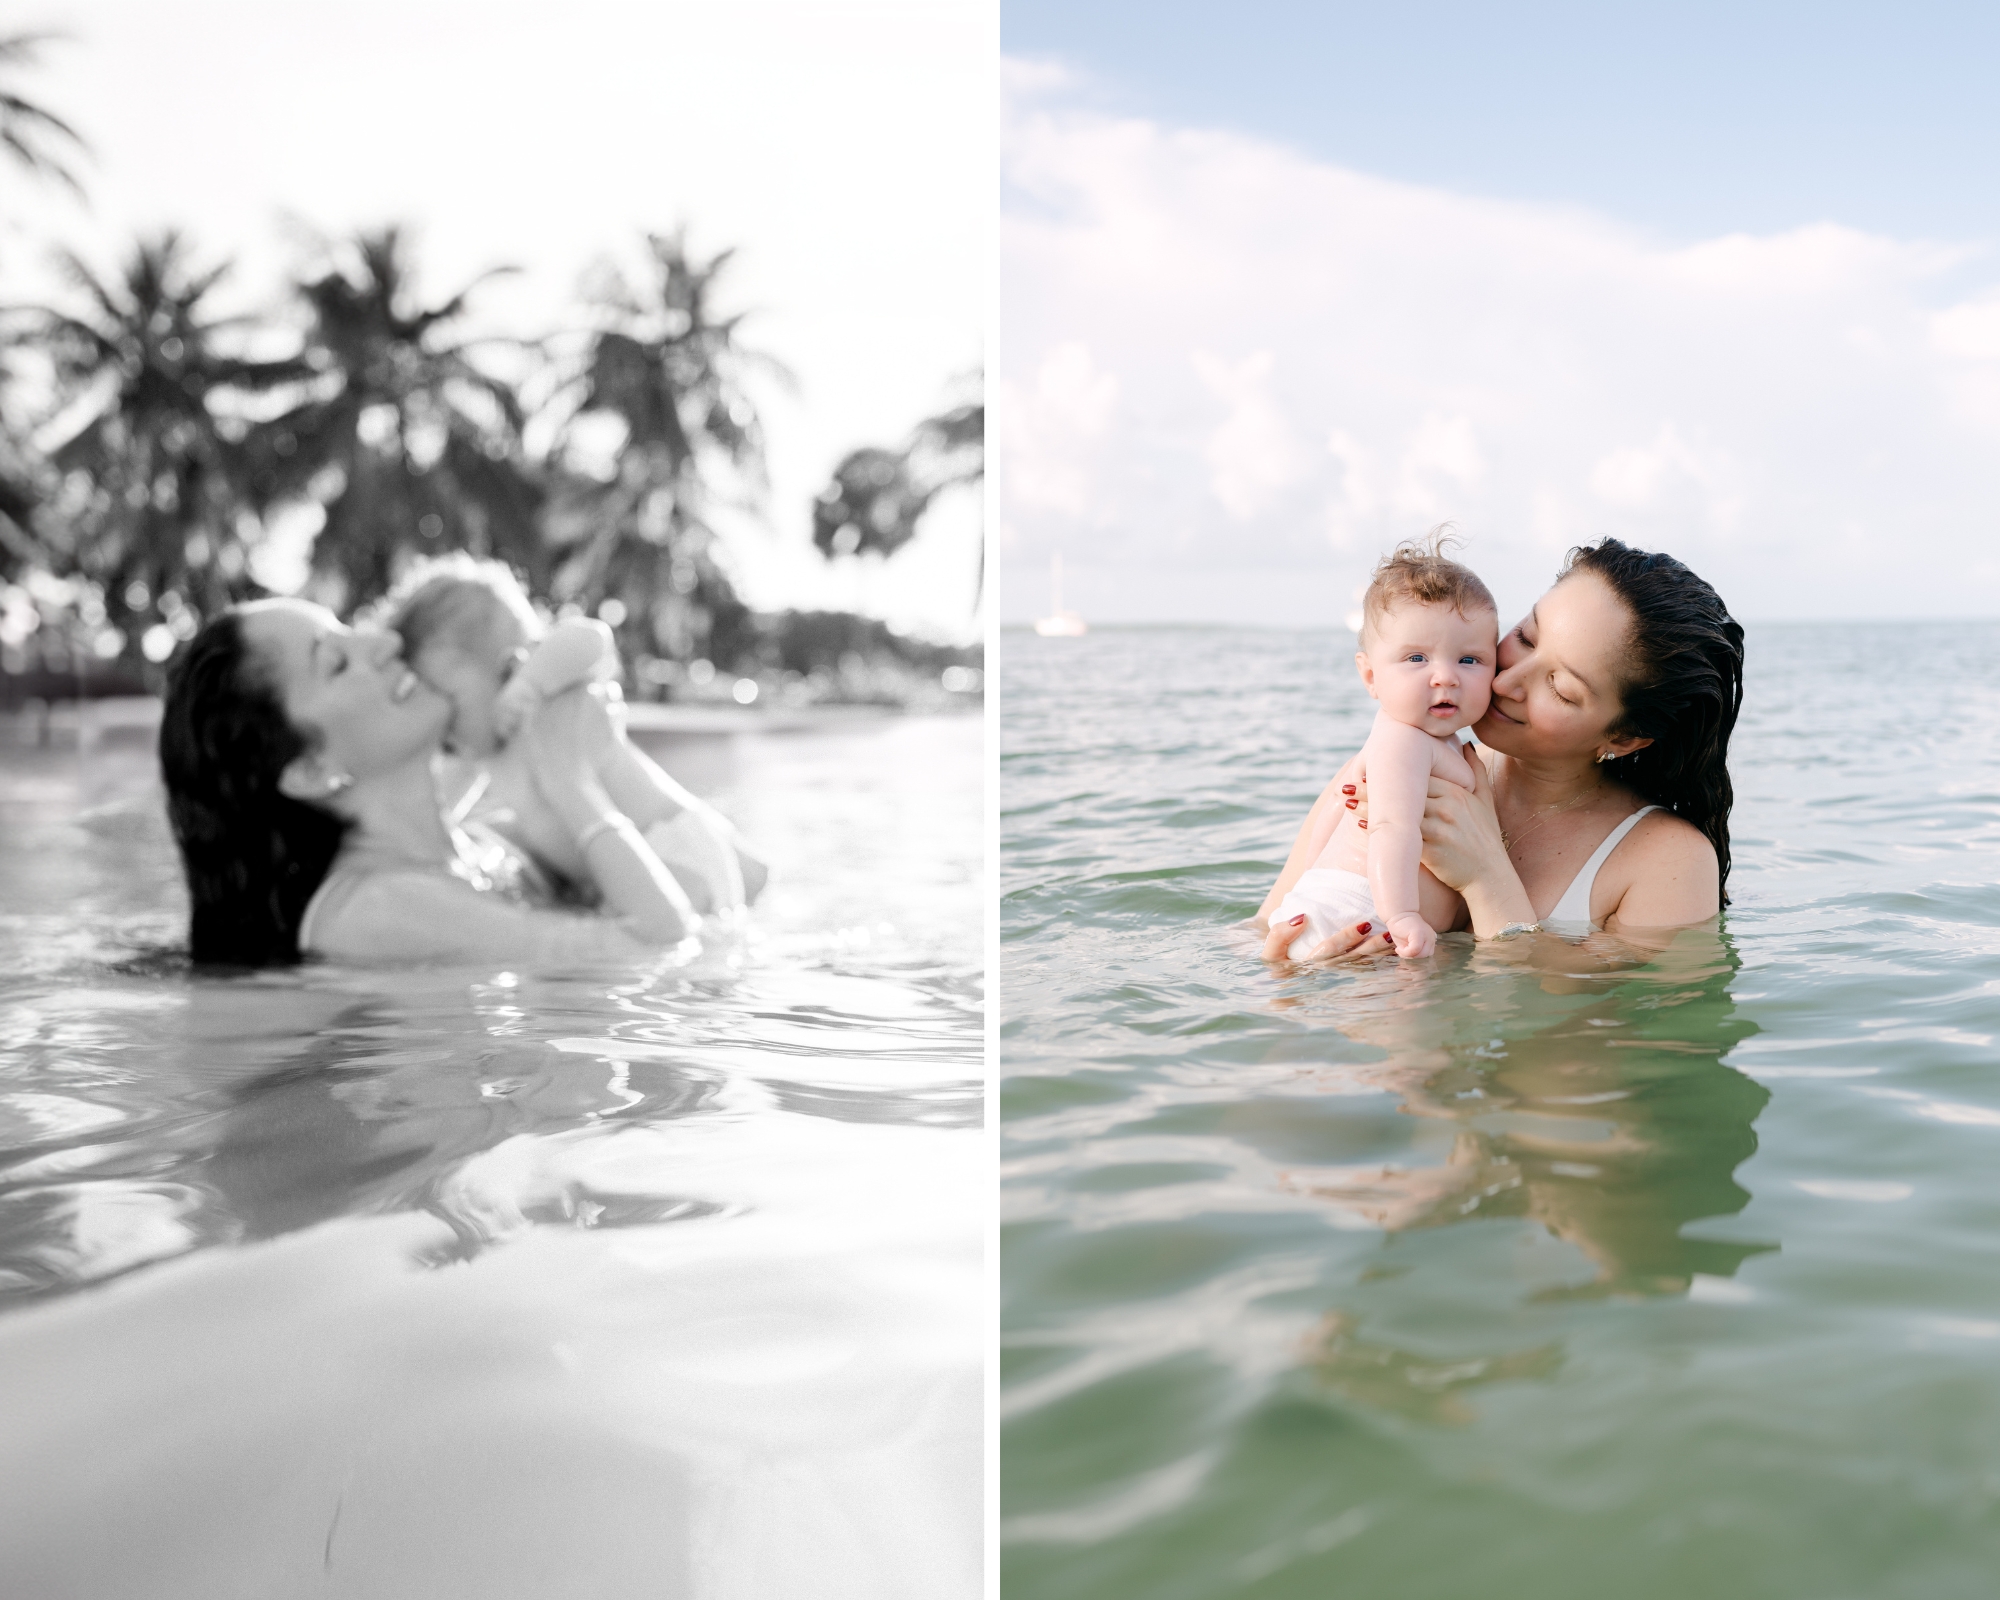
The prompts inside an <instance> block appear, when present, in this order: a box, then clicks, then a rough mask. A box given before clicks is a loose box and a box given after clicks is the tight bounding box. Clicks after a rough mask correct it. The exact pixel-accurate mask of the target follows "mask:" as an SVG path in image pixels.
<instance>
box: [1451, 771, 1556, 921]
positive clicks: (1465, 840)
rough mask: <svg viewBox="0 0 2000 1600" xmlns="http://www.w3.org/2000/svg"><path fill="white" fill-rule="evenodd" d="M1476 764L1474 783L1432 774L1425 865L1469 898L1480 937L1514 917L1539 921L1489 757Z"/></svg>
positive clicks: (1467, 906) (1467, 904) (1469, 910)
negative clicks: (1505, 829) (1511, 844)
mask: <svg viewBox="0 0 2000 1600" xmlns="http://www.w3.org/2000/svg"><path fill="white" fill-rule="evenodd" d="M1471 765H1472V788H1471V789H1469V790H1468V789H1466V788H1464V787H1462V786H1461V785H1459V784H1456V783H1453V782H1451V780H1450V779H1448V778H1432V779H1431V781H1430V792H1429V794H1428V795H1427V796H1426V797H1425V800H1424V824H1423V835H1424V856H1423V860H1424V865H1425V866H1427V867H1429V868H1430V869H1431V876H1433V877H1434V878H1436V879H1437V880H1438V882H1440V883H1442V884H1444V885H1445V886H1446V887H1447V888H1451V889H1456V890H1457V891H1458V892H1459V894H1460V895H1461V896H1463V897H1464V900H1465V908H1466V911H1467V913H1468V914H1469V915H1470V916H1471V919H1472V932H1473V935H1474V937H1476V938H1480V939H1490V938H1492V937H1493V935H1494V934H1496V933H1498V932H1499V931H1500V930H1501V929H1502V928H1504V927H1506V926H1507V925H1508V924H1509V923H1512V922H1533V921H1534V920H1535V908H1534V906H1533V904H1531V903H1530V901H1529V899H1528V891H1527V890H1526V889H1524V888H1522V887H1521V875H1520V874H1519V873H1518V872H1516V871H1515V870H1514V863H1513V862H1512V861H1510V860H1509V859H1508V858H1507V841H1506V839H1505V837H1504V836H1503V835H1502V834H1501V832H1500V817H1499V814H1498V813H1497V812H1496V811H1495V810H1494V808H1493V779H1492V777H1491V775H1490V774H1489V773H1488V772H1487V770H1486V762H1485V761H1484V759H1480V760H1475V761H1473V762H1472V763H1471Z"/></svg>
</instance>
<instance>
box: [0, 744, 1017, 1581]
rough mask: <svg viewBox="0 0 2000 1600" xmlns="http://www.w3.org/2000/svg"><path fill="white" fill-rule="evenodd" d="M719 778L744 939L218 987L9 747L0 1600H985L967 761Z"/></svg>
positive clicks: (974, 783)
mask: <svg viewBox="0 0 2000 1600" xmlns="http://www.w3.org/2000/svg"><path fill="white" fill-rule="evenodd" d="M696 755H697V756H702V755H705V756H706V757H707V758H708V765H707V768H706V769H705V770H704V769H703V768H702V767H701V766H700V764H699V762H697V764H696V770H695V771H693V772H692V773H690V774H689V775H690V777H691V779H692V781H694V782H695V783H696V786H697V787H700V788H705V789H707V790H709V791H710V792H713V793H715V794H716V795H717V796H718V798H719V801H720V803H722V804H723V805H724V806H725V808H726V809H730V810H732V811H733V812H735V813H736V815H737V816H738V818H739V820H740V821H741V822H742V823H743V824H744V825H745V827H746V828H747V829H748V830H749V831H750V832H751V833H752V834H753V836H755V837H757V838H758V839H759V840H760V842H766V843H767V844H768V847H769V849H770V851H771V853H772V855H773V857H774V860H775V864H776V865H777V866H778V867H779V868H780V875H779V876H778V877H777V878H776V879H775V880H774V883H773V885H772V887H771V889H770V891H769V895H768V899H767V903H766V905H765V906H764V907H763V908H762V909H761V912H760V916H759V918H758V924H759V933H758V935H757V937H756V939H755V940H754V942H752V943H751V944H750V945H749V946H748V947H747V948H736V949H717V950H714V951H712V952H710V953H708V954H706V955H705V956H704V957H703V958H702V959H701V960H699V961H697V962H696V963H694V964H693V965H691V966H686V967H678V968H676V967H661V968H658V969H653V970H623V971H615V972H614V971H605V972H601V973H597V974H573V975H568V976H550V975H538V974H535V973H530V972H506V971H491V972H488V971H432V972H421V971H419V972H361V971H354V970H341V969H336V968H330V967H308V968H305V969H301V970H298V971H293V972H286V973H275V974H265V975H259V976H253V977H247V978H246V977H237V978H216V977H208V976H196V975H192V974H190V973H189V972H188V971H187V970H186V969H185V966H184V963H182V962H180V961H179V960H178V959H177V958H176V957H174V956H173V955H172V954H171V952H170V950H167V949H165V948H164V947H166V946H168V945H169V944H170V943H171V942H172V941H174V940H177V939H178V937H179V935H180V919H181V912H180V909H179V906H180V901H179V891H178V886H177V883H176V881H175V875H174V866H173V861H172V857H171V852H170V846H169V845H168V843H167V841H166V838H165V834H164V828H163V825H162V824H161V822H160V819H159V816H158V811H157V796H156V794H155V793H154V791H153V789H152V787H151V778H150V763H149V761H148V760H147V758H146V755H145V752H144V750H143V749H142V748H140V747H138V746H136V745H134V746H126V747H111V748H104V749H99V750H97V751H94V752H91V753H89V755H88V757H87V758H86V759H85V760H84V761H83V762H82V763H81V764H79V762H78V758H77V756H76V755H75V754H74V753H73V752H35V751H22V750H18V749H15V750H8V751H5V752H0V812H4V814H5V815H4V820H5V822H6V824H7V828H6V833H5V836H4V839H3V840H0V904H4V907H5V910H6V916H5V919H4V921H3V922H0V955H3V956H4V961H5V967H6V970H7V971H8V972H9V973H10V974H12V976H11V977H10V978H9V979H8V980H7V981H6V983H5V985H4V987H0V1412H4V1414H5V1415H6V1416H7V1417H8V1419H9V1421H8V1428H7V1432H6V1442H5V1443H4V1445H0V1491H3V1492H0V1503H4V1504H5V1506H6V1508H7V1509H6V1510H5V1511H4V1512H0V1570H3V1571H5V1572H7V1573H8V1575H9V1576H8V1581H7V1583H6V1584H4V1585H0V1587H5V1588H6V1589H7V1590H8V1592H9V1593H16V1592H18V1593H24V1594H25V1593H34V1594H37V1595H51V1596H54V1595H76V1596H79V1597H82V1596H88V1597H91V1600H98V1597H108V1596H118V1595H134V1596H137V1595H145V1596H148V1597H152V1596H162V1595H188V1596H202V1597H204V1600H206V1597H210V1596H214V1595H218V1594H236V1593H241V1594H255V1595H259V1596H264V1595H278V1594H290V1593H296V1592H304V1591H306V1590H310V1591H311V1592H314V1593H320V1592H330V1593H350V1594H356V1595H371V1596H372V1595H382V1594H388V1593H398V1594H404V1593H407V1594H446V1593H449V1594H461V1593H479V1594H493V1595H512V1594H518V1595H522V1596H535V1597H538V1600H539V1597H544V1596H553V1595H568V1594H576V1595H599V1594H605V1593H673V1594H686V1595H689V1596H700V1597H711V1596H713V1597H721V1596H728V1597H735V1596H745V1597H748V1596H753V1595H765V1594H774V1593H807V1592H810V1593H814V1594H833V1595H854V1596H864V1595H865V1596H875V1595H881V1594H891V1595H908V1596H910V1597H912V1600H917V1597H921V1596H932V1595H951V1594H969V1593H971V1592H973V1590H974V1588H975V1586H976V1582H977V1572H978V1560H979V1556H978V1552H979V1485H978V1473H979V1465H978V1463H979V1459H980V1458H979V1448H980V1445H979V1437H980V1429H979V1376H978V1372H979V1368H978V1351H979V1349H980V1345H981V1335H980V1332H979V1327H978V1319H979V1281H980V1264H979V1250H978V1244H977V1240H978V1229H979V1220H978V1219H979V1216H980V1213H981V1208H982V1203H983V1196H982V1193H981V1190H982V1188H983V1184H982V1181H981V1175H980V1159H979V1154H978V1150H979V1143H978V1141H979V1134H978V1131H977V1130H978V1125H979V1122H980V1115H981V1107H980V1096H981V1082H980V1080H981V1063H980V1050H981V1027H982V1024H981V998H980V994H979V972H980V949H979V935H978V931H977V930H978V927H979V919H978V915H977V896H978V893H979V890H978V883H979V842H978V840H979V835H978V826H979V824H978V817H979V814H980V802H979V791H980V762H979V729H978V727H977V725H976V724H974V723H972V722H971V721H970V720H969V719H967V720H965V721H962V722H961V721H933V722H926V721H922V720H912V721H908V722H889V723H884V724H882V725H880V726H879V727H877V728H875V729H873V730H872V731H870V732H868V733H865V734H848V735H844V736H841V737H829V738H819V737H812V736H800V737H794V738H788V739H772V740H760V741H747V742H746V743H745V744H743V745H742V746H741V747H739V748H737V749H736V750H734V752H733V753H732V752H730V751H728V750H722V749H711V750H708V751H706V752H700V751H697V752H696ZM683 770H686V767H685V764H683ZM805 796H810V797H811V798H810V801H809V802H808V801H806V800H805V799H804V797H805ZM79 800H80V801H81V805H79V803H78V802H79ZM79 811H81V819H80V820H79V817H78V813H79ZM108 1506H115V1507H117V1508H118V1511H119V1516H118V1519H117V1523H116V1526H115V1528H114V1529H113V1530H112V1532H111V1533H110V1535H109V1536H107V1534H106V1529H105V1510H106V1507H108Z"/></svg>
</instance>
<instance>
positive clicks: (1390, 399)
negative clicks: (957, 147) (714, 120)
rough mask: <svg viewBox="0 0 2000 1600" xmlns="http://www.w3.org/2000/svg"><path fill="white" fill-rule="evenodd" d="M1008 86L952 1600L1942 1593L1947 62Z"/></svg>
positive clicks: (1981, 1287)
mask: <svg viewBox="0 0 2000 1600" xmlns="http://www.w3.org/2000/svg"><path fill="white" fill-rule="evenodd" d="M1002 52H1003V63H1002V74H1003V111H1002V117H1003V131H1002V146H1001V155H1002V167H1003V180H1002V181H1003V189H1002V199H1001V205H1002V223H1001V293H1002V311H1003V322H1002V328H1003V337H1002V340H1001V345H1000V355H999V358H998V361H997V363H996V384H995V389H996V394H995V405H996V413H995V415H996V424H995V426H996V438H997V439H998V442H999V448H998V452H997V460H998V463H999V469H998V470H999V474H1000V521H999V528H998V538H999V541H1000V545H1001V555H1002V571H1003V592H1002V595H1001V603H1000V610H1001V620H1002V623H1003V628H1002V633H1001V641H1000V655H1001V673H1000V684H999V690H1000V696H1001V724H1002V749H1001V777H1000V784H1001V809H1002V822H1001V836H1002V844H1001V873H1002V932H1001V939H1002V945H1001V966H1000V971H1001V996H1002V999H1001V1009H1002V1025H1003V1032H1002V1046H1001V1061H1000V1074H1001V1087H1000V1105H1001V1108H1002V1113H1003V1118H1004V1120H1003V1125H1002V1132H1003V1140H1004V1148H1003V1177H1002V1183H1003V1202H1002V1204H1003V1245H1002V1283H1003V1310H1002V1316H1003V1332H1002V1377H1003V1388H1002V1399H1001V1427H1002V1443H1001V1459H1002V1472H1003V1487H1002V1505H1001V1526H1000V1535H1001V1539H1002V1562H1003V1573H1004V1586H1003V1592H1004V1593H1005V1595H1006V1596H1007V1597H1008V1600H1086V1597H1087V1600H1128V1597H1129V1600H1211V1597H1217V1596H1232V1597H1235V1596H1241V1597H1244V1600H1252V1597H1255V1600H1280V1597H1286V1600H1289V1597H1300V1600H1304V1597H1308V1596H1311V1597H1320V1596H1327V1595H1338V1596H1341V1597H1343V1600H1444V1597H1459V1596H1465V1595H1474V1594H1477V1595H1482V1596H1492V1597H1496V1600H1498V1597H1505V1600H1530V1597H1532V1600H1564V1597H1570V1596H1575V1597H1579V1600H1581V1597H1584V1596H1602V1595H1618V1596H1624V1597H1633V1600H1639V1597H1644V1600H1686V1597H1688V1596H1695V1595H1716V1596H1758V1597H1773V1600H1775V1597H1784V1600H1822V1597H1831V1596H1844V1597H1848V1596H1851V1597H1862V1596H1867V1597H1882V1600H1887V1597H1890V1596H1924V1597H1925V1600H1934V1597H1946V1596H1952V1597H1958V1596H1962V1597H1966V1600H1971V1597H1974V1596H1980V1595H1985V1594H1989V1593H1991V1592H1992V1590H1993V1587H1994V1578H1993V1574H1994V1572H1995V1570H1996V1568H1997V1567H2000V1517H1996V1515H1995V1511H1994V1505H1993V1500H1992V1485H1993V1483H1994V1482H1995V1481H1996V1474H2000V1447H1996V1444H1995V1440H1994V1432H1993V1428H1992V1426H1991V1419H1992V1417H1993V1415H1994V1412H1995V1409H1996V1407H2000V1284H1996V1281H1995V1278H1994V1275H1993V1273H1992V1271H1991V1270H1990V1267H1989V1265H1988V1264H1987V1252H1986V1248H1985V1246H1984V1244H1982V1243H1981V1240H1982V1239H1983V1237H1984V1235H1983V1234H1982V1232H1981V1230H1982V1229H1983V1228H1984V1226H1985V1224H1984V1223H1983V1222H1982V1221H1981V1220H1980V1219H1981V1218H1982V1217H1984V1216H1986V1214H1987V1212H1988V1210H1989V1209H1990V1207H1991V1204H1992V1200H1991V1196H1990V1195H1989V1193H1988V1192H1987V1191H1988V1183H1987V1174H1988V1173H1989V1172H1990V1170H1991V1163H1992V1158H1993V1155H1994V1146H1993V1140H1994V1138H1995V1137H1996V1130H2000V1080H1996V1075H1995V1072H1994V1065H1995V1045H1994V1039H1995V1035H1996V1031H2000V1030H1997V1029H1996V1023H2000V1009H1996V1001H1995V995H1996V993H2000V903H1996V899H1995V894H1994V890H1993V884H1994V883H1995V881H1996V879H2000V809H1996V800H1995V796H1996V794H2000V737H1997V736H2000V696H1996V693H1995V689H1994V685H1995V682H1996V680H1997V679H2000V624H1996V623H1995V622H1994V621H1993V620H1992V619H1993V618H1994V617H1995V615H1996V613H2000V544H1996V540H1995V534H1994V529H1995V526H1996V515H2000V258H1996V254H1995V248H1996V245H2000V210H1996V208H1995V205H1994V202H1993V198H1992V197H1993V194H1994V186H1993V173H1994V170H1995V163H1996V160H2000V119H1996V117H1995V115H1994V112H1993V110H1992V97H1991V95H1990V94H1988V93H1986V92H1985V91H1984V89H1983V88H1982V87H1981V86H1982V84H1983V83H1984V81H1985V80H1986V79H1987V78H1988V77H1989V76H1990V75H1991V73H1992V71H1993V68H1994V66H1995V64H1996V62H2000V26H1996V24H1995V22H1994V21H1993V19H1992V18H1990V17H1987V16H1984V15H1981V14H1977V13H1972V12H1967V11H1965V10H1963V9H1960V8H1945V7H1931V6H1918V7H1915V8H1903V9H1893V10H1892V9H1891V8H1888V7H1882V6H1872V7H1860V8H1855V7H1846V8H1836V9H1827V8H1808V7H1798V6H1788V5H1785V6H1781V5H1751V6H1747V7H1746V6H1731V7H1726V8H1725V7H1721V6H1712V5H1695V6H1680V7H1673V8H1665V7H1655V8H1650V9H1649V8H1643V7H1641V8H1629V7H1626V8H1618V7H1603V6H1581V5H1554V6H1535V7H1527V6H1474V5H1463V4H1440V5H1429V6H1422V7H1402V8H1393V7H1392V8H1386V9H1385V8H1381V7H1362V6H1358V5H1347V4H1335V5H1318V6H1307V5H1298V4H1281V3H1262V4H1259V3H1253V4H1249V5H1239V6H1234V7H1229V8H1209V7H1195V6H1185V5H1174V6H1164V7H1155V8H1149V9H1148V11H1147V12H1146V14H1145V16H1144V18H1143V19H1141V18H1140V17H1139V15H1138V14H1137V12H1136V11H1135V9H1134V8H1132V7H1128V6H1111V5H1088V4H1084V5H1075V4H1070V5H1055V4H1048V3H1042V0H1009V3H1008V4H1007V5H1006V6H1005V7H1004V9H1003V12H1002ZM1940 697H1942V698H1940ZM1927 707H1929V708H1933V709H1934V710H1935V714H1933V712H1932V710H1927V709H1926V708H1927Z"/></svg>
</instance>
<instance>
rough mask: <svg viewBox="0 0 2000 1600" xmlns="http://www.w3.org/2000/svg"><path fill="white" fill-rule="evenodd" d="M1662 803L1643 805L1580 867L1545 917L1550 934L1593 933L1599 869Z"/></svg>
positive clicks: (1610, 834)
mask: <svg viewBox="0 0 2000 1600" xmlns="http://www.w3.org/2000/svg"><path fill="white" fill-rule="evenodd" d="M1659 809H1660V808H1659V807H1658V806H1641V807H1640V808H1639V809H1638V810H1637V811H1635V812H1633V813H1632V815H1631V816H1629V817H1627V818H1626V819H1625V820H1624V821H1623V822H1621V823H1619V824H1618V826H1617V827H1615V828H1613V829H1612V830H1611V832H1610V833H1609V834H1607V835H1606V836H1605V839H1604V843H1602V844H1601V845H1599V846H1598V847H1597V849H1596V851H1595V852H1593V854H1592V855H1591V858H1590V859H1589V860H1588V861H1586V862H1584V864H1583V865H1582V866H1581V867H1579V868H1578V869H1577V874H1576V876H1575V877H1574V878H1572V879H1570V881H1569V887H1568V888H1567V889H1565V890H1563V893H1562V898H1561V899H1560V900H1558V901H1557V902H1556V904H1555V909H1554V910H1553V911H1551V912H1550V913H1549V914H1548V915H1547V916H1546V917H1544V918H1542V926H1543V927H1544V928H1546V929H1548V931H1549V932H1550V933H1563V934H1568V935H1570V936H1571V937H1576V936H1579V935H1581V934H1586V933H1588V932H1590V930H1591V927H1592V923H1591V920H1590V891H1591V890H1592V889H1593V888H1595V887H1596V885H1597V869H1598V868H1599V867H1601V866H1603V865H1604V863H1605V862H1606V861H1608V860H1609V859H1610V858H1611V852H1612V851H1614V850H1616V849H1617V848H1618V847H1619V845H1621V844H1623V843H1624V842H1625V835H1626V834H1628V833H1630V832H1631V831H1632V829H1633V828H1634V827H1635V826H1637V824H1638V821H1639V819H1640V818H1641V817H1643V816H1644V815H1645V814H1646V813H1647V812H1648V811H1658V810H1659Z"/></svg>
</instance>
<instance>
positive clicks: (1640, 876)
mask: <svg viewBox="0 0 2000 1600" xmlns="http://www.w3.org/2000/svg"><path fill="white" fill-rule="evenodd" d="M1602 876H1603V880H1604V887H1605V888H1606V889H1607V890H1609V891H1610V896H1609V898H1610V899H1611V900H1612V904H1613V906H1614V907H1615V911H1614V912H1613V913H1612V914H1614V915H1615V916H1616V917H1617V918H1618V920H1619V921H1621V922H1624V923H1628V924H1631V925H1633V926H1640V925H1644V926H1649V927H1666V926H1680V925H1684V924H1687V923H1691V922H1700V921H1702V920H1703V919H1704V918H1707V917H1712V916H1714V915H1715V913H1716V912H1717V911H1719V910H1721V909H1722V871H1721V862H1720V860H1719V858H1718V857H1717V856H1716V853H1715V845H1714V843H1713V842H1712V841H1711V840H1710V839H1709V837H1708V835H1707V834H1705V833H1703V832H1702V831H1701V829H1699V828H1697V827H1696V826H1695V825H1694V824H1693V823H1691V822H1689V821H1688V820H1687V819H1686V818H1684V817H1677V816H1675V815H1674V814H1673V813H1672V812H1671V811H1668V810H1666V809H1665V808H1664V807H1660V808H1656V809H1654V810H1652V811H1648V812H1647V813H1646V814H1645V815H1644V816H1643V817H1641V818H1640V819H1639V820H1638V821H1637V822H1636V823H1634V824H1633V826H1632V831H1631V832H1630V833H1629V834H1627V835H1626V836H1625V838H1624V839H1623V840H1622V841H1621V842H1620V844H1619V846H1618V848H1617V849H1616V850H1614V851H1613V852H1612V854H1611V858H1610V859H1609V860H1608V861H1606V862H1605V864H1604V872H1603V875H1602ZM1592 898H1593V900H1594V899H1595V898H1596V897H1595V896H1594V895H1593V897H1592Z"/></svg>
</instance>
